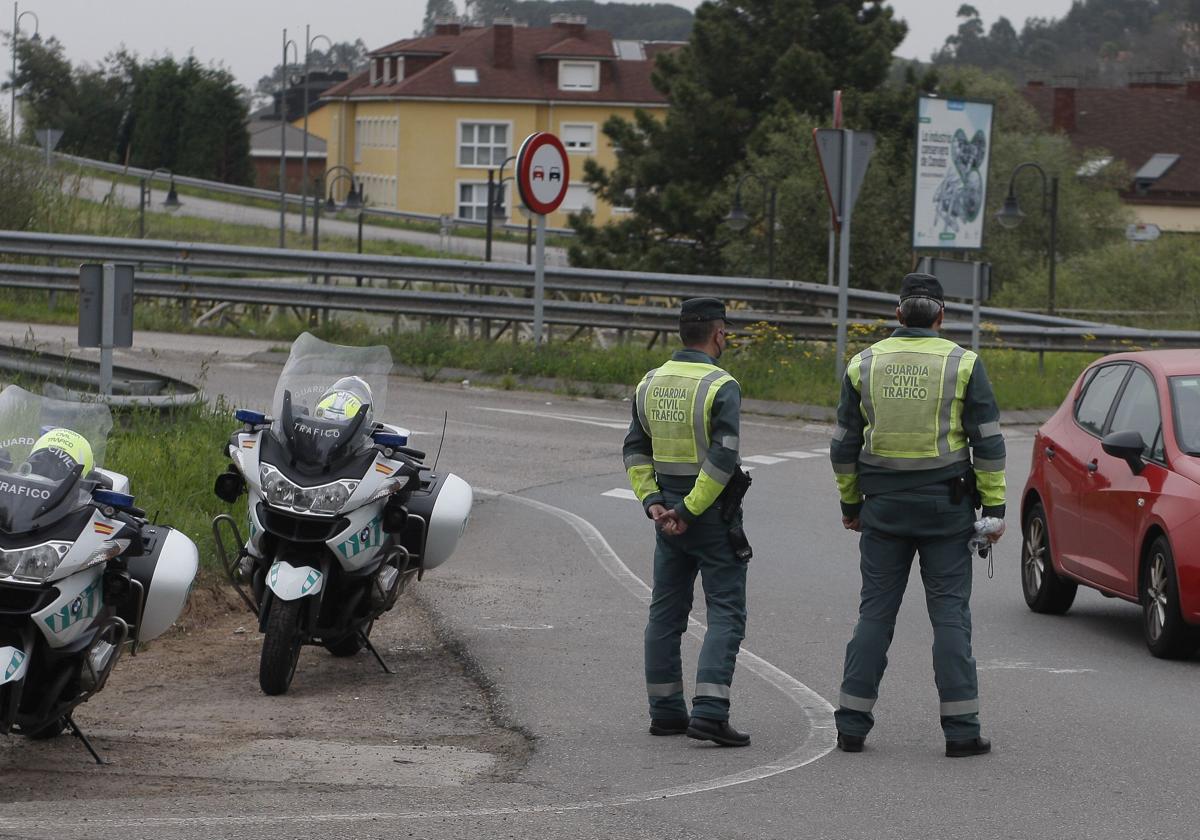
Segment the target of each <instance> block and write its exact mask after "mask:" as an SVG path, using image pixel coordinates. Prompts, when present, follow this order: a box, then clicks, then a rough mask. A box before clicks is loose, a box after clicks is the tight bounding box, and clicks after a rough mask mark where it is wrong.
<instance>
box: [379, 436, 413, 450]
mask: <svg viewBox="0 0 1200 840" xmlns="http://www.w3.org/2000/svg"><path fill="white" fill-rule="evenodd" d="M371 440H373V441H375V442H376V443H377V444H379V445H380V446H386V447H387V448H388V449H399V448H400V447H401V446H408V435H397V434H395V433H393V432H375V434H373V435H371Z"/></svg>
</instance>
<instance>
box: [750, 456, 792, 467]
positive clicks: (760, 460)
mask: <svg viewBox="0 0 1200 840" xmlns="http://www.w3.org/2000/svg"><path fill="white" fill-rule="evenodd" d="M786 460H787V458H776V457H775V456H774V455H743V456H742V463H743V464H745V463H750V464H762V465H763V466H764V467H769V466H771V465H772V464H782V463H783V462H784V461H786Z"/></svg>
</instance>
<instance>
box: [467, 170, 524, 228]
mask: <svg viewBox="0 0 1200 840" xmlns="http://www.w3.org/2000/svg"><path fill="white" fill-rule="evenodd" d="M463 187H472V188H473V192H472V196H474V195H475V194H476V193H477V192H478V190H482V191H483V204H482V205H480V204H479V203H478V202H471V203H470V204H469V205H468V206H470V207H480V206H482V207H483V208H484V212H485V215H484V217H483V218H482V219H477V218H475V217H474V216H463V215H460V213H459V211H460V210H461V208H462V207H463V202H462V198H461V196H462V188H463ZM510 187H511V184H504V190H503V192H502V193H501V199H500V200H501V204H502V206H503V207H504V218H505V220H507V219H508V218H509V217H510V214H511V213H512V205H511V200H512V189H510ZM487 210H488V207H487V181H476V180H474V179H472V178H460V179H458V180H457V181H455V182H454V218H455V219H458V220H460V221H476V222H486V221H487V215H486V212H487Z"/></svg>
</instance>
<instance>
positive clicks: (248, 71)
mask: <svg viewBox="0 0 1200 840" xmlns="http://www.w3.org/2000/svg"><path fill="white" fill-rule="evenodd" d="M676 2H678V3H679V5H683V6H687V7H688V8H695V7H696V5H698V0H676ZM961 2H962V0H892V3H891V5H892V7H893V8H894V9H895V10H896V13H897V15H898V16H899V17H901V18H904V19H905V20H907V21H908V24H909V34H908V38H907V39H906V40H905V42H904V43H903V44H902V45H901V46H900V50H899V53H900V55H902V56H905V57H910V58H922V59H928V58H929V55H930V53H931V52H933V50H934V49H936V48H937V47H939V46H940V45H941V44H942V42H943V41H945V39H946V36H947V35H949V34H951V33H952V32H953V31H954V29H955V27H956V26H957V21H956V20H955V17H954V13H955V12H956V11H957V9H958V7H959V5H960V3H961ZM973 5H974V6H975V7H976V8H978V9H979V11H980V13H981V15H982V16H983V19H984V22H985V23H986V24H987V25H988V26H990V25H991V24H992V22H993V21H994V20H995V19H996V17H997V16H999V15H1000V14H1004V15H1007V16H1008V17H1009V19H1010V20H1012V21H1013V23H1014V24H1015V25H1016V27H1017V28H1018V29H1020V28H1021V25H1022V24H1023V23H1024V21H1025V19H1026V18H1027V17H1030V16H1034V15H1040V16H1045V17H1057V16H1061V15H1063V14H1065V13H1066V11H1067V9H1069V8H1070V5H1071V2H1070V0H1003V2H1001V1H1000V0H973ZM459 6H460V8H461V6H462V2H461V0H459ZM20 10H21V11H22V12H24V11H26V10H29V11H32V12H33V13H34V14H36V15H37V18H38V22H39V26H40V31H41V34H42V36H43V37H46V36H50V35H53V36H55V37H57V38H58V39H59V40H60V41H61V42H62V43H63V45H64V46H65V48H66V53H67V56H68V58H70V59H71V60H72V61H73V62H77V61H81V60H82V61H88V62H95V61H98V60H100V59H101V58H103V57H104V56H105V55H106V54H108V53H110V52H112V51H113V50H115V49H117V48H118V47H120V46H121V45H122V44H124V45H125V46H127V47H128V48H130V49H131V50H133V51H134V52H136V53H138V54H139V55H141V56H143V57H150V56H161V55H164V54H166V53H171V54H173V55H175V56H176V57H183V56H186V55H187V54H188V53H189V52H193V53H195V55H196V57H197V58H198V59H199V60H200V61H201V62H204V63H221V64H224V65H225V66H226V67H227V68H228V69H229V70H231V71H232V72H233V74H234V75H235V76H236V77H237V78H238V80H239V81H240V82H241V83H242V84H244V85H246V86H247V87H253V86H254V84H255V83H256V82H257V81H258V79H259V78H260V77H261V76H263V75H265V74H266V73H268V72H269V71H270V70H271V68H272V67H274V66H276V65H277V64H279V61H280V55H281V51H282V45H281V41H282V37H281V30H282V29H283V28H284V27H287V29H288V36H289V37H290V38H294V39H295V40H296V42H297V43H298V44H299V45H300V47H301V54H303V46H304V44H303V41H304V27H305V24H311V25H312V32H313V35H314V37H315V36H316V35H317V34H323V35H327V36H328V37H330V38H332V39H333V40H334V41H353V40H354V39H355V38H362V39H363V40H364V41H365V42H366V43H367V45H368V46H369V47H372V48H374V47H379V46H383V45H384V44H386V43H390V42H391V41H394V40H398V39H400V38H404V37H408V36H410V35H411V34H412V33H413V31H414V30H415V29H417V28H418V27H419V26H420V25H421V19H422V17H423V16H424V12H425V0H347V1H346V2H341V3H338V2H330V0H22V2H21V4H20ZM4 14H5V13H4V12H0V28H2V29H4V30H6V31H7V30H8V29H9V28H10V27H11V26H12V23H11V19H9V22H5V20H4ZM33 24H34V18H33V16H31V15H26V16H25V17H24V19H23V20H22V21H21V31H22V32H23V33H26V35H28V34H31V33H32V30H33ZM315 46H317V47H323V46H324V42H323V41H318V42H317V43H316V44H315ZM0 49H2V51H0V67H2V68H3V71H4V72H3V74H2V75H3V77H4V78H8V74H9V73H10V72H11V68H12V64H11V62H12V55H11V53H10V52H9V50H8V49H7V46H4V47H2V48H0ZM6 100H7V98H5V102H4V105H5V106H7V101H6Z"/></svg>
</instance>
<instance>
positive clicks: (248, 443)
mask: <svg viewBox="0 0 1200 840" xmlns="http://www.w3.org/2000/svg"><path fill="white" fill-rule="evenodd" d="M253 448H254V438H250V439H248V440H244V441H242V449H253Z"/></svg>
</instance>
